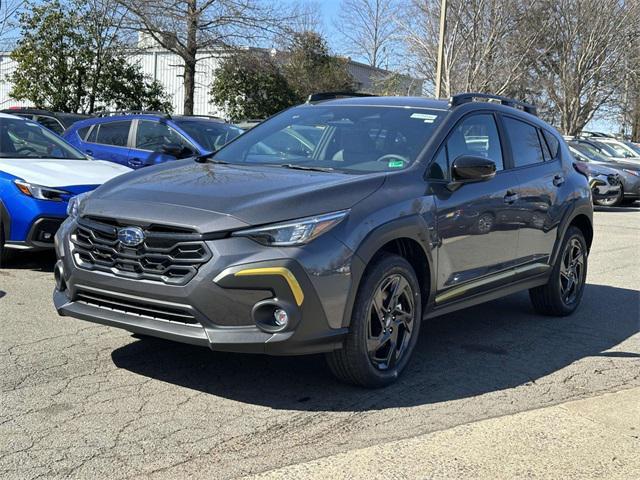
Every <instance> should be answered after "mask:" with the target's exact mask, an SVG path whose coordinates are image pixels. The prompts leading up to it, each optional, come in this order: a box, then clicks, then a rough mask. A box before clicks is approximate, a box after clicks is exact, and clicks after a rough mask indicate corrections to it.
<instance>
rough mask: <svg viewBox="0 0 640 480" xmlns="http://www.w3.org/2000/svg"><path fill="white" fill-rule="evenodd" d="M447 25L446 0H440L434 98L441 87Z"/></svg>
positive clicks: (438, 96)
mask: <svg viewBox="0 0 640 480" xmlns="http://www.w3.org/2000/svg"><path fill="white" fill-rule="evenodd" d="M446 27H447V0H440V38H439V41H438V64H437V67H436V98H440V90H441V88H442V64H443V63H444V39H445V34H446Z"/></svg>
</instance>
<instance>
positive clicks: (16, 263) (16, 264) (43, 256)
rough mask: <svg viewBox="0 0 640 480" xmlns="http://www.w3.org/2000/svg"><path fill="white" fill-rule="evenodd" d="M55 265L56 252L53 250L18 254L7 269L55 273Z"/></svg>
mask: <svg viewBox="0 0 640 480" xmlns="http://www.w3.org/2000/svg"><path fill="white" fill-rule="evenodd" d="M55 264H56V254H55V252H54V251H53V250H42V251H36V252H16V253H15V255H13V256H12V257H11V259H10V260H9V262H8V263H7V265H6V266H5V267H6V268H7V269H14V270H33V271H37V272H50V273H53V267H54V266H55Z"/></svg>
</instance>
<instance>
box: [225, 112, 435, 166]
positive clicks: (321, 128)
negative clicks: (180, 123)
mask: <svg viewBox="0 0 640 480" xmlns="http://www.w3.org/2000/svg"><path fill="white" fill-rule="evenodd" d="M444 114H445V112H443V111H440V110H433V109H424V108H404V107H376V106H331V105H325V106H322V105H313V106H308V105H306V106H301V107H296V108H293V109H290V110H286V111H284V112H282V113H280V114H279V115H277V116H276V117H273V118H272V119H270V120H268V121H267V122H265V123H262V124H260V125H258V126H256V127H255V128H253V129H252V130H249V131H248V132H247V133H245V134H244V135H243V136H242V137H240V138H238V139H237V140H236V141H235V142H233V143H231V144H230V145H228V146H226V147H225V148H223V149H222V150H221V151H220V152H219V153H218V154H216V155H215V156H214V157H213V158H214V159H215V160H218V161H224V162H229V163H248V164H266V165H276V166H285V167H289V168H309V169H327V170H328V169H331V170H333V169H335V170H341V171H347V172H354V173H364V172H381V171H393V170H401V169H403V168H406V167H408V166H409V165H411V164H412V163H413V162H414V161H415V160H416V157H417V156H418V154H419V153H420V151H421V150H422V148H423V147H424V145H425V144H426V142H427V141H428V140H429V138H430V136H431V135H432V134H433V132H434V130H435V127H436V125H437V124H438V123H439V121H440V120H441V119H442V117H444Z"/></svg>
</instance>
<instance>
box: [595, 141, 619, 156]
mask: <svg viewBox="0 0 640 480" xmlns="http://www.w3.org/2000/svg"><path fill="white" fill-rule="evenodd" d="M589 141H590V142H592V143H593V145H594V146H595V148H597V149H598V150H599V151H600V153H602V154H604V155H606V156H608V157H620V154H619V153H618V152H616V150H615V149H614V148H612V147H611V145H609V144H607V143H603V142H598V141H597V140H593V139H589Z"/></svg>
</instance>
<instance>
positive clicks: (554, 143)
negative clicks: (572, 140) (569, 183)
mask: <svg viewBox="0 0 640 480" xmlns="http://www.w3.org/2000/svg"><path fill="white" fill-rule="evenodd" d="M542 135H543V136H544V139H545V141H546V142H547V146H548V147H549V152H550V153H551V158H552V159H555V158H558V153H559V152H560V141H559V140H558V139H557V138H556V136H555V135H554V134H553V133H551V132H549V131H548V130H542Z"/></svg>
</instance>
